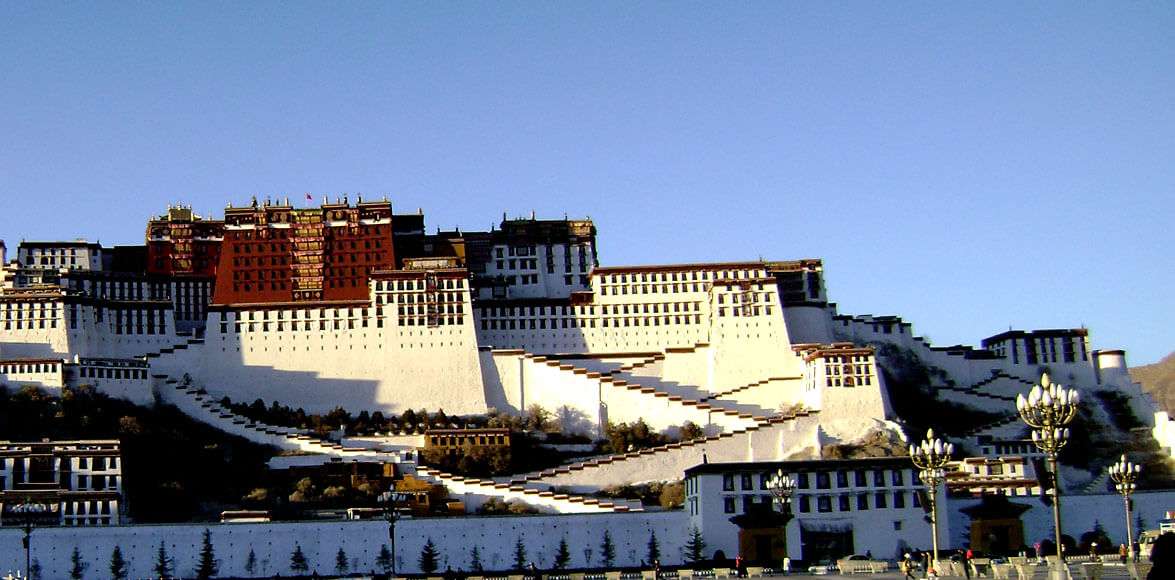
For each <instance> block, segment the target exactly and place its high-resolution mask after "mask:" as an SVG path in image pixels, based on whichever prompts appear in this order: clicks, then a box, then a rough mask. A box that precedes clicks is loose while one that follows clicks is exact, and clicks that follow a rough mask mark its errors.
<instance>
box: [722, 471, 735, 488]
mask: <svg viewBox="0 0 1175 580" xmlns="http://www.w3.org/2000/svg"><path fill="white" fill-rule="evenodd" d="M722 491H734V475H733V474H729V473H728V474H726V475H723V476H722Z"/></svg>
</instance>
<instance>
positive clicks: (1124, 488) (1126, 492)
mask: <svg viewBox="0 0 1175 580" xmlns="http://www.w3.org/2000/svg"><path fill="white" fill-rule="evenodd" d="M1109 471H1110V479H1113V480H1114V489H1117V490H1118V493H1120V494H1122V501H1123V503H1125V504H1126V549H1127V550H1129V551H1130V552H1129V556H1130V561H1134V526H1133V525H1132V524H1131V523H1130V494H1132V493H1134V490H1135V489H1136V488H1137V486H1136V485H1135V483H1134V482H1135V481H1136V480H1137V479H1138V474H1139V473H1140V472H1142V466H1141V465H1139V464H1137V463H1131V462H1129V461H1127V460H1126V456H1125V455H1123V456H1122V459H1119V460H1118V462H1117V463H1115V464H1113V465H1111V466H1110V469H1109Z"/></svg>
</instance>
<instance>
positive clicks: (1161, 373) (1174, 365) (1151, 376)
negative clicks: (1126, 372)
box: [1130, 352, 1175, 413]
mask: <svg viewBox="0 0 1175 580" xmlns="http://www.w3.org/2000/svg"><path fill="white" fill-rule="evenodd" d="M1130 376H1131V378H1133V379H1134V380H1135V381H1137V382H1140V383H1142V388H1143V390H1145V391H1146V392H1148V393H1150V394H1151V395H1152V396H1153V397H1154V398H1155V400H1156V401H1158V403H1159V405H1160V406H1161V407H1162V408H1163V410H1165V411H1167V412H1168V413H1175V352H1173V353H1171V354H1169V355H1167V356H1166V357H1164V358H1163V360H1161V361H1159V362H1157V363H1155V364H1153V365H1143V366H1140V367H1134V368H1132V369H1130Z"/></svg>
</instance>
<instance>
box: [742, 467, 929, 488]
mask: <svg viewBox="0 0 1175 580" xmlns="http://www.w3.org/2000/svg"><path fill="white" fill-rule="evenodd" d="M887 472H888V474H889V477H888V481H889V483H890V484H892V485H893V486H895V487H896V486H903V485H905V480H906V475H905V473H906V471H905V470H903V469H872V470H868V469H857V470H853V471H834V472H830V471H816V472H808V471H801V472H799V473H796V474H793V475H792V478H793V479H794V480H795V482H796V488H798V489H813V488H814V489H832V488H833V482H835V483H836V487H837V488H841V489H843V488H849V487H886V481H887V477H886V473H887ZM910 474H911V477H910V479H911V483H912V484H913V485H921V484H922V482H921V480H920V479H919V478H918V472H916V471H913V470H911V471H910ZM771 476H772V474H770V473H759V474H753V473H741V474H738V475H737V477H736V475H735V474H733V473H726V474H723V475H722V491H734V490H735V483H736V482H737V483H738V484H739V489H740V490H742V491H750V490H754V489H756V487H755V484H756V482H758V489H759V490H767V489H769V487H768V485H769V482H770V481H771ZM850 481H851V482H852V485H850V484H849V482H850ZM870 482H872V484H870Z"/></svg>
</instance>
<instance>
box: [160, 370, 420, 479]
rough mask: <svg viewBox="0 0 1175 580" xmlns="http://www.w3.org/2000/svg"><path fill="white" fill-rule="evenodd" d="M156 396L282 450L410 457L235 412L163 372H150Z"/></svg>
mask: <svg viewBox="0 0 1175 580" xmlns="http://www.w3.org/2000/svg"><path fill="white" fill-rule="evenodd" d="M152 377H153V378H154V379H155V381H156V385H157V391H156V392H157V395H158V397H159V400H161V401H163V402H166V403H169V404H172V405H175V407H176V408H178V409H179V410H180V411H182V412H183V413H184V414H186V415H188V416H189V417H192V418H193V419H196V420H198V421H200V422H202V423H206V424H208V425H210V426H212V427H214V428H216V429H219V430H220V431H223V432H225V433H229V434H231V435H236V436H238V437H242V438H244V439H247V440H249V441H252V442H253V443H258V444H261V445H270V446H273V447H277V448H278V449H281V450H283V451H296V452H301V453H315V454H323V455H328V456H332V457H338V458H342V459H348V460H356V459H365V460H371V461H381V462H391V463H404V462H409V461H410V460H411V457H410V455H411V452H407V453H405V452H400V451H379V450H374V449H368V448H362V447H345V446H343V445H340V444H338V443H333V442H330V441H325V440H323V439H319V438H317V437H314V436H312V435H310V434H309V432H308V431H306V430H305V429H295V428H293V427H279V426H275V425H268V424H265V423H261V422H258V421H254V420H252V419H249V418H247V417H243V416H241V415H237V414H236V413H234V412H233V411H232V410H230V409H229V408H227V407H225V406H224V405H223V404H221V402H220V401H218V400H216V399H215V398H213V397H212V396H210V395H208V394H206V393H204V392H202V391H201V390H200V389H198V388H196V387H194V386H191V385H183V384H181V383H180V382H179V381H177V380H176V379H174V378H172V377H171V376H169V375H167V374H163V373H156V374H153V375H152Z"/></svg>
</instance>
